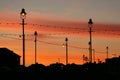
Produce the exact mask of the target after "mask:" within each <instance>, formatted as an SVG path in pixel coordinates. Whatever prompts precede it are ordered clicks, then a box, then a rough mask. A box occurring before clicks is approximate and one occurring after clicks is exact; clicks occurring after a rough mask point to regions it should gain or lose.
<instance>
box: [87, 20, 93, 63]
mask: <svg viewBox="0 0 120 80" xmlns="http://www.w3.org/2000/svg"><path fill="white" fill-rule="evenodd" d="M92 25H93V22H92V19H89V22H88V26H89V28H90V31H89V33H90V42H89V60H90V63H92Z"/></svg>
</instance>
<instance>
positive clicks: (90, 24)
mask: <svg viewBox="0 0 120 80" xmlns="http://www.w3.org/2000/svg"><path fill="white" fill-rule="evenodd" d="M88 24H89V27H92V24H93V22H92V19H91V18H90V19H89V21H88Z"/></svg>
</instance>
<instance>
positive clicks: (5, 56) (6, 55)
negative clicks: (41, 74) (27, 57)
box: [0, 48, 20, 67]
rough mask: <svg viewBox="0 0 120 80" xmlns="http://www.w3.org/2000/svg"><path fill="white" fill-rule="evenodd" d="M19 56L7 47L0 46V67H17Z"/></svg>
mask: <svg viewBox="0 0 120 80" xmlns="http://www.w3.org/2000/svg"><path fill="white" fill-rule="evenodd" d="M19 65H20V56H19V55H18V54H16V53H14V52H13V51H11V50H9V49H7V48H0V67H2V66H4V67H17V66H19Z"/></svg>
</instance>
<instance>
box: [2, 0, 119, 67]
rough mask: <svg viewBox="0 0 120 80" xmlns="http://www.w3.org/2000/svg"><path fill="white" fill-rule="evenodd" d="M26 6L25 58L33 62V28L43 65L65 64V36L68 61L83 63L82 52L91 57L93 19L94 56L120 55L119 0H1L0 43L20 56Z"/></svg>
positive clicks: (39, 59) (96, 57)
mask: <svg viewBox="0 0 120 80" xmlns="http://www.w3.org/2000/svg"><path fill="white" fill-rule="evenodd" d="M22 8H24V9H25V11H26V13H27V15H26V19H25V39H26V40H25V58H26V59H25V60H26V61H25V62H26V66H28V65H30V64H34V53H35V49H34V32H35V31H37V33H38V36H37V62H38V63H42V64H44V65H49V64H51V63H56V62H58V61H59V62H61V63H64V64H65V55H66V49H65V47H63V46H64V44H65V38H66V37H67V38H68V45H69V47H68V55H69V60H68V61H69V63H76V64H82V63H83V54H84V55H85V56H87V57H89V50H88V48H89V45H88V42H89V26H88V21H89V19H90V18H91V19H92V20H93V26H92V31H93V32H92V42H93V44H92V45H93V49H95V60H96V62H97V61H98V59H100V60H102V61H104V60H105V58H106V47H107V46H108V47H109V57H110V58H111V57H113V56H120V1H119V0H0V43H1V44H0V47H1V48H2V47H6V48H8V49H10V50H12V51H14V52H15V53H17V54H18V55H20V56H21V64H22V56H23V55H22V37H21V35H22V25H21V22H22V20H21V18H20V12H21V9H22Z"/></svg>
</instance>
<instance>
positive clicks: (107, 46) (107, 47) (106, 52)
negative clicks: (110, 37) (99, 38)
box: [106, 46, 108, 59]
mask: <svg viewBox="0 0 120 80" xmlns="http://www.w3.org/2000/svg"><path fill="white" fill-rule="evenodd" d="M106 50H107V52H106V53H107V59H108V46H107V47H106Z"/></svg>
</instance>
